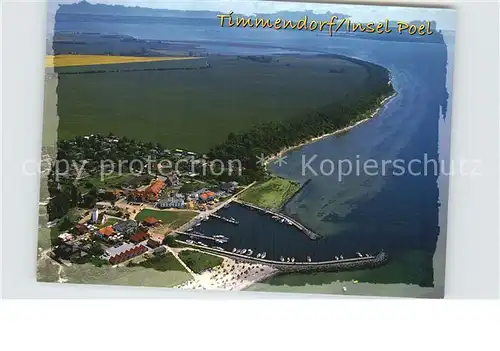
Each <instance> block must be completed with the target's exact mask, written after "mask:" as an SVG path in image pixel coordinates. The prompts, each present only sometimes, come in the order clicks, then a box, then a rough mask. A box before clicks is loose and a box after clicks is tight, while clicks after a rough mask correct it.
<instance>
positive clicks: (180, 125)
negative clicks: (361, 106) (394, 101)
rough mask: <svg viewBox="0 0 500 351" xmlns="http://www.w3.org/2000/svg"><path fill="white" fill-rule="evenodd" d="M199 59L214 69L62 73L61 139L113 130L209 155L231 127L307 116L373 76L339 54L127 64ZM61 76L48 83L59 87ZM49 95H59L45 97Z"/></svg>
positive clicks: (49, 125)
mask: <svg viewBox="0 0 500 351" xmlns="http://www.w3.org/2000/svg"><path fill="white" fill-rule="evenodd" d="M195 61H196V64H200V63H199V61H203V63H204V64H205V63H207V62H208V63H209V64H210V65H211V68H209V69H202V70H182V69H179V70H171V71H135V72H114V73H102V74H101V73H99V74H95V73H90V74H63V75H59V77H58V86H57V104H58V109H57V114H58V115H59V125H58V128H59V129H58V137H59V138H60V139H69V138H72V137H74V136H77V135H87V134H92V133H102V134H107V133H109V132H112V133H114V134H115V135H118V136H127V137H131V138H134V139H137V140H143V141H153V142H160V143H161V144H162V145H164V146H165V147H167V148H185V149H189V150H193V151H199V152H206V151H207V150H208V149H209V148H210V147H213V146H215V145H218V144H219V143H221V142H222V141H224V140H225V139H226V137H227V136H228V135H229V134H230V133H232V132H239V131H244V130H248V129H250V128H251V127H253V126H255V125H257V124H260V123H263V122H268V121H282V120H287V119H289V118H295V117H300V116H302V115H304V114H305V113H306V112H308V111H311V110H315V109H317V108H321V107H322V106H325V105H327V104H330V103H332V102H335V101H338V100H341V99H345V98H346V97H347V96H348V95H349V96H354V95H355V92H356V91H358V90H359V89H365V88H366V87H365V86H366V82H367V80H368V78H369V72H368V70H367V68H366V67H365V66H363V65H360V64H357V63H353V62H350V61H347V60H344V59H340V58H334V57H312V56H311V57H294V56H281V57H279V61H277V62H276V61H274V62H256V61H252V60H248V59H242V58H240V59H238V58H236V57H216V56H213V57H208V58H203V59H200V60H191V61H189V62H182V61H166V62H154V63H147V64H145V63H129V64H127V65H126V66H127V67H128V68H130V67H136V68H137V69H142V68H143V67H144V65H148V67H149V66H151V65H152V64H154V65H155V67H160V66H161V67H171V66H172V65H174V66H175V67H179V65H186V64H194V63H195ZM169 65H170V66H169ZM105 66H106V67H107V68H106V69H110V68H112V66H115V67H116V66H117V65H105ZM95 67H96V66H92V69H94V68H95ZM77 68H78V67H69V68H65V69H67V70H69V69H71V70H75V69H77ZM78 69H82V68H78ZM54 80H55V79H52V80H51V81H48V82H47V81H46V84H48V85H50V86H53V85H54V84H55V83H54ZM48 90H49V91H50V90H51V89H48ZM46 100H47V101H52V100H54V99H53V98H52V97H50V96H47V95H46ZM52 102H53V101H52ZM46 113H47V114H49V115H48V116H47V115H46V118H47V120H46V122H47V123H46V133H49V134H51V132H48V131H47V128H49V129H50V128H52V129H53V128H54V126H55V125H57V124H56V122H54V120H53V117H54V116H52V115H53V112H50V111H49V110H47V109H46Z"/></svg>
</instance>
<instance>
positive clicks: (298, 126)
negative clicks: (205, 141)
mask: <svg viewBox="0 0 500 351" xmlns="http://www.w3.org/2000/svg"><path fill="white" fill-rule="evenodd" d="M353 61H356V62H357V63H360V62H361V61H357V60H353ZM365 66H366V67H367V69H369V72H370V78H369V79H368V80H367V84H366V85H365V87H364V88H363V89H362V90H360V91H358V92H356V93H353V94H350V95H349V96H348V97H347V98H346V99H344V100H342V102H337V103H333V104H331V105H328V106H325V107H323V108H321V109H319V110H316V111H311V112H310V113H309V114H308V115H306V116H304V117H301V118H296V119H294V120H288V121H286V122H268V123H264V124H262V125H259V126H256V127H254V128H253V129H251V130H250V131H247V132H243V133H239V134H234V133H231V134H230V135H229V136H228V137H227V140H226V141H225V142H224V143H222V144H221V145H218V146H216V147H214V148H213V149H212V150H210V152H209V153H208V156H209V158H210V159H215V158H217V159H221V160H223V161H226V162H227V161H229V160H234V159H238V160H240V161H241V162H242V165H243V168H244V169H243V175H242V176H241V177H240V182H242V183H245V182H250V181H253V180H260V179H262V178H263V177H265V172H264V169H263V167H262V165H259V164H257V157H256V156H257V155H261V154H264V155H273V154H276V153H278V152H279V151H281V150H282V149H284V148H287V147H291V146H294V145H298V144H300V143H303V142H306V141H308V140H310V139H311V138H314V137H317V136H320V135H323V134H327V133H331V132H333V131H335V130H338V129H341V128H344V127H347V126H349V125H351V124H353V123H355V122H357V121H359V120H362V119H364V118H366V117H368V116H369V115H370V114H371V113H373V112H374V111H375V110H376V109H377V108H378V107H379V105H380V103H381V102H382V101H383V100H384V99H385V98H386V97H388V96H390V95H391V94H392V93H393V92H394V90H393V87H392V85H391V84H390V83H389V84H388V80H389V74H388V71H387V70H386V69H385V68H383V67H380V66H375V65H371V64H366V63H365ZM224 178H226V179H225V180H227V179H231V178H235V176H233V177H230V176H225V177H224Z"/></svg>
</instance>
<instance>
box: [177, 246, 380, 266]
mask: <svg viewBox="0 0 500 351" xmlns="http://www.w3.org/2000/svg"><path fill="white" fill-rule="evenodd" d="M179 241H180V242H182V243H183V244H186V245H189V246H192V247H195V248H198V249H200V250H203V251H206V252H208V253H210V252H211V253H214V254H217V255H222V256H226V257H228V258H232V259H234V260H237V261H241V262H248V263H260V264H265V265H267V266H270V267H273V268H276V269H277V270H279V271H280V272H282V273H291V272H320V271H345V270H352V269H363V268H370V267H376V266H380V265H382V264H384V263H385V262H387V260H388V258H389V257H388V255H387V254H386V253H385V252H384V251H381V252H379V253H377V254H376V255H365V256H362V257H352V258H343V259H339V260H331V261H319V262H281V261H273V260H267V259H263V258H257V257H254V256H248V255H244V254H238V253H235V252H231V251H226V250H220V249H216V248H212V247H205V246H201V245H198V244H189V243H186V242H184V241H181V240H179Z"/></svg>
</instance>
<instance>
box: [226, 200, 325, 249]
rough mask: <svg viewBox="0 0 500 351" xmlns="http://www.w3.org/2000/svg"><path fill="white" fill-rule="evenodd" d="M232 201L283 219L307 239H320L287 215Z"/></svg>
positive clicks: (319, 236)
mask: <svg viewBox="0 0 500 351" xmlns="http://www.w3.org/2000/svg"><path fill="white" fill-rule="evenodd" d="M233 201H234V202H236V203H238V204H240V205H242V206H245V207H248V208H250V209H253V210H257V211H259V212H262V213H267V214H270V215H272V216H276V217H278V218H280V219H283V220H285V222H287V223H288V224H290V225H293V226H295V227H296V228H297V229H299V230H300V231H302V232H303V233H304V234H305V235H307V236H308V237H309V239H312V240H316V239H319V238H321V235H319V234H318V233H315V232H313V231H312V230H311V229H309V228H307V227H306V226H305V225H303V224H302V223H299V222H297V221H296V220H295V219H293V218H291V217H288V216H287V215H284V214H282V213H278V212H274V211H271V210H267V209H265V208H261V207H258V206H255V205H252V204H249V203H246V202H242V201H240V200H236V199H235V200H233Z"/></svg>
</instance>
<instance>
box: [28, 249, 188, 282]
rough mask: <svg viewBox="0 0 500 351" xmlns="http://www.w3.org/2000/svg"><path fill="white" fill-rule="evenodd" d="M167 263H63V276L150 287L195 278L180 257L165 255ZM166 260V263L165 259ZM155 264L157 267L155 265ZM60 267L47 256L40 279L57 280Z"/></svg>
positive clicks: (80, 280)
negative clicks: (163, 267) (161, 265)
mask: <svg viewBox="0 0 500 351" xmlns="http://www.w3.org/2000/svg"><path fill="white" fill-rule="evenodd" d="M164 257H165V258H166V261H165V262H167V261H168V262H167V263H168V268H169V269H168V270H166V271H162V270H158V269H156V267H143V266H141V265H137V266H133V267H121V266H120V267H112V266H110V265H107V266H102V267H96V266H94V265H92V264H91V263H86V264H78V265H72V266H71V267H64V268H63V272H62V273H61V278H63V279H67V283H77V284H106V285H108V284H109V285H132V286H147V287H166V288H168V287H173V286H176V285H179V284H182V283H184V282H186V281H188V280H190V279H191V278H192V276H191V275H190V274H189V273H188V272H186V270H185V269H184V267H182V265H181V264H180V263H179V261H177V260H176V259H175V258H174V260H175V261H176V262H173V261H172V260H171V259H170V258H169V257H168V255H166V256H164ZM172 258H173V256H172ZM164 264H165V263H164ZM152 268H155V269H152ZM58 276H59V275H58V274H57V267H56V266H55V265H54V264H52V263H51V262H50V260H45V261H44V262H43V263H39V264H38V268H37V280H38V281H41V282H55V281H57V277H58Z"/></svg>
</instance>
